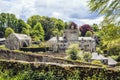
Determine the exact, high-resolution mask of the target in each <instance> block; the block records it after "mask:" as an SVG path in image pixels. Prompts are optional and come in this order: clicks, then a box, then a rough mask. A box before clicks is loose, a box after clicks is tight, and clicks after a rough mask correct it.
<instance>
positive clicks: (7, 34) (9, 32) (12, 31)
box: [5, 27, 14, 38]
mask: <svg viewBox="0 0 120 80" xmlns="http://www.w3.org/2000/svg"><path fill="white" fill-rule="evenodd" d="M12 33H14V30H13V29H12V28H10V27H8V28H6V30H5V37H6V38H7V37H8V36H9V35H10V34H12Z"/></svg>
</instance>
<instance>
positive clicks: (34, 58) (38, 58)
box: [0, 49, 101, 67]
mask: <svg viewBox="0 0 120 80" xmlns="http://www.w3.org/2000/svg"><path fill="white" fill-rule="evenodd" d="M43 54H44V53H43ZM58 54H59V53H58ZM0 59H7V60H21V61H28V62H52V63H59V64H74V65H82V66H96V67H101V65H95V64H90V63H85V62H78V61H71V60H66V59H61V58H55V57H50V56H45V55H38V54H32V53H31V54H29V53H24V52H15V51H10V50H2V49H0Z"/></svg>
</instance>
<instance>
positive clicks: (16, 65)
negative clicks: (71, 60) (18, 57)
mask: <svg viewBox="0 0 120 80" xmlns="http://www.w3.org/2000/svg"><path fill="white" fill-rule="evenodd" d="M1 64H2V65H1ZM119 75H120V71H119V70H117V71H116V70H110V69H109V70H107V69H103V68H95V67H94V68H92V67H86V66H84V67H77V66H74V67H73V66H72V67H70V66H67V67H64V66H62V67H61V66H57V65H56V66H55V65H49V64H47V65H45V64H42V65H38V66H36V65H35V64H32V63H30V64H29V63H26V62H25V63H23V62H22V63H21V62H15V61H13V62H11V61H8V62H6V61H0V80H103V79H104V80H114V79H116V80H119V79H120V76H119Z"/></svg>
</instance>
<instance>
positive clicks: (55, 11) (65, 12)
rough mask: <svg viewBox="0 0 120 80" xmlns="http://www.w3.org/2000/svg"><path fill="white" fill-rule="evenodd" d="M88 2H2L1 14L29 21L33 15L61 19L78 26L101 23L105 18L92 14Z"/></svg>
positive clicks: (18, 0)
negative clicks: (6, 13)
mask: <svg viewBox="0 0 120 80" xmlns="http://www.w3.org/2000/svg"><path fill="white" fill-rule="evenodd" d="M87 2H88V0H0V13H1V12H8V13H13V14H15V15H16V16H17V18H22V19H24V20H27V18H29V17H30V16H31V15H41V16H49V17H56V18H60V19H62V20H64V21H74V22H76V23H77V24H78V25H83V24H93V23H97V24H98V23H100V22H101V21H102V20H103V16H100V15H98V14H97V13H91V12H90V11H89V7H88V3H87Z"/></svg>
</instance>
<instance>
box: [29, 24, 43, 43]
mask: <svg viewBox="0 0 120 80" xmlns="http://www.w3.org/2000/svg"><path fill="white" fill-rule="evenodd" d="M31 35H32V37H33V38H34V40H35V41H40V40H41V41H43V40H44V30H43V27H42V25H41V24H40V23H37V24H36V25H35V26H34V28H33V31H32V34H31Z"/></svg>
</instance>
